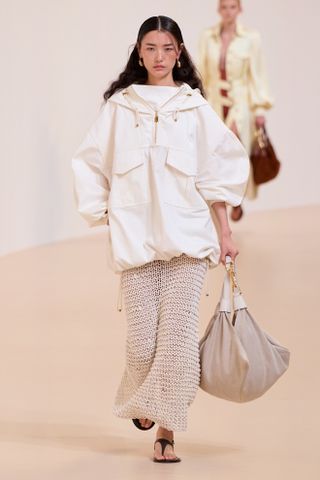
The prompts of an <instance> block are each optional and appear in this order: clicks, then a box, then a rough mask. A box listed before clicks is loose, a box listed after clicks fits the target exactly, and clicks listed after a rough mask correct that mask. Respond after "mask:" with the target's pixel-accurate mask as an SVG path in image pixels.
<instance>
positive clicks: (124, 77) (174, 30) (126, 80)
mask: <svg viewBox="0 0 320 480" xmlns="http://www.w3.org/2000/svg"><path fill="white" fill-rule="evenodd" d="M153 30H158V31H162V32H168V33H170V34H171V35H173V37H174V38H175V40H176V42H177V43H178V45H179V47H180V46H181V48H182V51H181V55H180V58H179V60H180V63H181V67H180V68H178V67H177V65H175V66H174V68H173V70H172V76H173V80H174V81H176V82H185V83H188V84H189V85H190V87H191V88H199V90H200V92H201V93H202V95H204V88H203V85H202V81H201V79H200V76H199V73H198V72H197V70H196V67H195V66H194V63H193V61H192V59H191V57H190V55H189V53H188V51H187V49H186V48H185V46H184V41H183V38H182V33H181V30H180V28H179V25H178V24H177V23H176V22H175V21H174V20H172V19H171V18H169V17H165V16H163V15H159V16H157V17H150V18H148V19H147V20H145V21H144V22H143V24H142V25H141V27H140V29H139V32H138V37H137V41H136V44H135V46H134V49H133V50H132V52H131V54H130V56H129V60H128V63H127V65H126V66H125V68H124V70H123V71H122V72H121V73H120V75H119V77H118V78H117V80H114V81H113V82H112V83H111V84H110V85H109V87H108V89H107V90H106V91H105V93H104V95H103V98H104V99H105V101H107V100H108V98H110V97H111V95H113V94H114V93H116V92H117V91H118V90H121V89H122V88H126V87H128V86H129V85H131V84H132V83H140V84H143V83H146V81H147V78H148V72H147V70H146V68H145V67H144V66H141V65H139V50H138V49H139V48H140V45H141V41H142V39H143V37H144V36H145V35H146V34H147V33H149V32H151V31H153ZM181 44H182V45H181Z"/></svg>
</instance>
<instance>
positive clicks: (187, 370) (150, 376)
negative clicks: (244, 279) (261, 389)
mask: <svg viewBox="0 0 320 480" xmlns="http://www.w3.org/2000/svg"><path fill="white" fill-rule="evenodd" d="M206 271H207V260H206V259H196V258H190V257H188V256H186V255H182V256H180V257H175V258H173V259H172V260H170V261H164V260H156V261H153V262H150V263H147V264H145V265H143V266H141V267H137V268H132V269H129V270H126V271H124V272H123V273H122V278H121V284H122V291H123V297H124V304H125V309H126V315H127V343H126V366H125V371H124V374H123V377H122V380H121V383H120V386H119V388H118V391H117V394H116V398H115V403H114V408H113V412H114V414H115V415H117V416H118V417H122V418H148V419H150V420H153V421H154V422H155V423H157V424H159V425H160V426H162V427H164V428H166V429H168V430H174V431H184V430H186V428H187V409H188V407H189V405H190V404H191V403H192V401H193V400H194V397H195V395H196V392H197V389H198V385H199V381H200V361H199V335H198V324H199V313H198V310H199V302H200V296H201V290H202V286H203V282H204V277H205V274H206Z"/></svg>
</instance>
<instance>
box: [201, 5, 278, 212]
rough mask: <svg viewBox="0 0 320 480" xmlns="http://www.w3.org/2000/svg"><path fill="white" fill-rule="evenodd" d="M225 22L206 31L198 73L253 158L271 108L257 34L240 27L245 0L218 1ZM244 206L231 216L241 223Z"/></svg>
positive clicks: (251, 192)
mask: <svg viewBox="0 0 320 480" xmlns="http://www.w3.org/2000/svg"><path fill="white" fill-rule="evenodd" d="M218 12H219V14H220V17H221V22H220V23H219V24H218V25H215V26H214V27H210V28H207V29H206V30H204V32H203V33H202V36H201V40H200V61H199V70H200V73H201V76H202V80H203V84H204V89H205V92H206V94H207V97H208V101H209V103H210V105H211V106H212V107H213V108H214V110H215V111H216V112H217V113H218V115H219V116H220V118H221V119H222V120H223V121H224V122H225V123H226V125H227V126H228V127H229V128H230V129H231V130H232V131H233V132H234V133H235V134H236V135H237V136H238V137H239V138H240V140H241V142H242V143H243V145H244V146H245V148H246V150H247V152H248V154H250V150H251V145H252V140H253V135H254V130H255V127H261V126H264V124H265V112H266V110H268V109H269V108H271V107H272V103H273V101H272V98H271V96H270V93H269V88H268V83H267V79H266V73H265V67H264V61H263V56H262V52H261V40H260V35H259V33H258V32H256V31H253V30H249V29H247V28H244V27H243V26H242V25H240V24H239V23H238V17H239V15H240V13H241V12H242V7H241V1H240V0H219V7H218ZM246 196H247V197H248V198H249V199H254V198H256V196H257V186H256V185H255V183H254V181H253V177H252V175H250V177H249V182H248V187H247V191H246ZM242 214H243V210H242V207H241V205H239V206H236V207H234V208H233V209H232V213H231V218H232V220H234V221H237V220H240V218H241V217H242Z"/></svg>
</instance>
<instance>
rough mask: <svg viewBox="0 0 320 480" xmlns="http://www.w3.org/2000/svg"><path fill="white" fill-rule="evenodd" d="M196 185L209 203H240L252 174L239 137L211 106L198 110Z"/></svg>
mask: <svg viewBox="0 0 320 480" xmlns="http://www.w3.org/2000/svg"><path fill="white" fill-rule="evenodd" d="M197 119H198V128H197V131H198V133H197V137H198V143H197V146H198V174H197V177H196V186H197V188H198V190H199V191H200V193H201V195H202V196H203V198H204V199H205V200H206V201H207V202H208V203H210V204H211V203H215V202H226V203H227V204H229V205H232V206H233V207H236V206H237V205H240V204H241V202H242V199H243V196H244V193H245V190H246V186H247V181H248V176H249V158H248V155H247V152H246V150H245V149H244V147H243V146H242V144H241V142H240V141H239V140H238V138H237V137H236V136H235V135H234V134H233V133H232V132H231V130H229V129H228V128H227V127H226V126H225V124H224V123H223V122H222V120H220V118H219V117H218V115H217V114H216V113H215V112H214V111H213V109H212V108H211V107H210V106H209V105H208V104H206V105H203V106H201V107H199V108H198V109H197Z"/></svg>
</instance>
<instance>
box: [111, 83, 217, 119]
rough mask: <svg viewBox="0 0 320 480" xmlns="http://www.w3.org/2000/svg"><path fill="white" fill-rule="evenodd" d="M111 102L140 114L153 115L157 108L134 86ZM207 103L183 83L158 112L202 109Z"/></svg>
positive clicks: (195, 91)
mask: <svg viewBox="0 0 320 480" xmlns="http://www.w3.org/2000/svg"><path fill="white" fill-rule="evenodd" d="M155 95H157V90H156V87H155ZM108 101H109V102H112V103H117V104H118V105H121V106H123V107H125V108H129V109H131V110H134V111H136V112H139V113H151V112H155V110H156V109H155V108H154V107H153V106H152V105H151V104H149V103H148V102H147V101H146V100H145V99H144V98H143V96H141V95H139V94H138V93H137V92H136V91H135V89H134V85H130V86H129V87H127V88H124V89H123V90H120V91H119V92H117V93H115V94H114V95H112V97H110V98H109V100H108ZM206 103H207V101H206V100H205V98H204V97H203V96H202V95H201V93H200V91H199V89H197V88H196V89H193V88H191V87H190V85H188V84H187V83H183V84H182V85H181V86H180V87H178V91H177V92H174V93H173V94H172V96H171V97H170V98H169V99H168V100H167V101H166V102H165V103H164V104H162V105H161V104H160V105H159V108H157V111H161V112H168V113H169V112H176V111H183V110H189V109H192V108H197V107H200V106H201V105H204V104H206Z"/></svg>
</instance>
